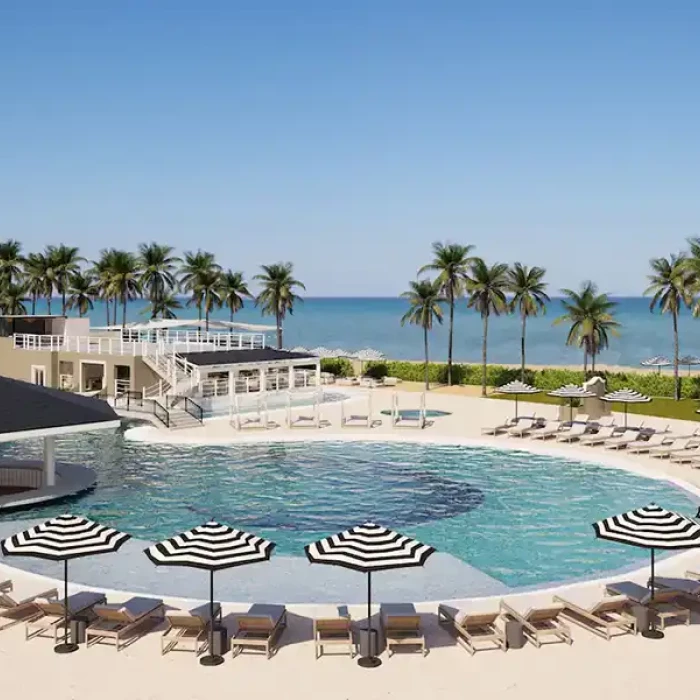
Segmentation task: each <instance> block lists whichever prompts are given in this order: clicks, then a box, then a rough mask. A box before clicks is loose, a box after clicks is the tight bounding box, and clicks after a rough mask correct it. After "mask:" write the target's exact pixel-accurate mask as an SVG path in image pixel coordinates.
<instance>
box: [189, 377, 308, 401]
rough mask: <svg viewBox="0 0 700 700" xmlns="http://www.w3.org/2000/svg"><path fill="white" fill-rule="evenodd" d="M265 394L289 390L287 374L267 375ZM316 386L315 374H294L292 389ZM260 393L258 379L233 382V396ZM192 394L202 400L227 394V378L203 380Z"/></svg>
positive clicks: (250, 378) (249, 378)
mask: <svg viewBox="0 0 700 700" xmlns="http://www.w3.org/2000/svg"><path fill="white" fill-rule="evenodd" d="M265 379H266V381H265V386H266V390H267V393H277V392H282V391H288V390H289V388H290V387H289V372H279V373H276V374H268V375H267V377H266V378H265ZM315 386H316V372H314V371H310V370H296V371H295V372H294V389H309V388H312V387H315ZM259 392H260V377H259V376H258V375H254V376H252V377H238V378H237V379H235V380H234V382H233V393H234V394H256V393H259ZM194 393H195V394H196V395H197V396H201V397H202V398H205V399H208V398H218V397H220V396H227V395H228V394H229V380H228V378H227V377H220V378H215V379H203V380H202V381H201V382H200V383H199V385H198V386H197V387H196V388H195V390H194Z"/></svg>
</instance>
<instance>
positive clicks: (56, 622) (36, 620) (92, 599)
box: [25, 591, 106, 643]
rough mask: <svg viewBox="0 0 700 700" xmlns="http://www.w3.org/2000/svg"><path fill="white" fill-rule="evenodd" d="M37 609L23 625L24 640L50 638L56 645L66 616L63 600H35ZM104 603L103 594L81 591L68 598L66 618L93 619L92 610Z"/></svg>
mask: <svg viewBox="0 0 700 700" xmlns="http://www.w3.org/2000/svg"><path fill="white" fill-rule="evenodd" d="M34 602H35V603H36V605H37V607H38V608H39V612H38V613H37V614H36V616H35V617H33V618H30V619H29V620H27V622H26V624H25V639H33V638H34V637H45V636H51V637H53V640H54V642H55V643H58V640H59V637H60V635H62V634H63V621H64V619H65V616H66V608H65V605H64V602H63V599H60V600H58V599H56V600H53V599H52V600H43V599H41V598H37V599H35V601H34ZM104 602H106V599H105V596H104V593H96V592H95V591H81V592H80V593H74V594H73V595H71V596H68V617H69V618H72V617H75V616H76V615H80V616H83V617H94V614H93V613H92V608H93V607H94V606H95V605H98V604H99V603H104Z"/></svg>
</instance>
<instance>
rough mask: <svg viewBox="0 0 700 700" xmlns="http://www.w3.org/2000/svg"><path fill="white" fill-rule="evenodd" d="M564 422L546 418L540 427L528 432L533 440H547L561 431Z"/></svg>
mask: <svg viewBox="0 0 700 700" xmlns="http://www.w3.org/2000/svg"><path fill="white" fill-rule="evenodd" d="M563 427H564V423H563V422H562V421H560V420H548V421H547V422H546V423H545V425H543V426H542V427H541V428H535V429H534V430H532V431H531V432H530V437H531V438H532V439H533V440H547V439H548V438H551V437H556V435H557V434H558V433H559V432H561V431H562V429H563Z"/></svg>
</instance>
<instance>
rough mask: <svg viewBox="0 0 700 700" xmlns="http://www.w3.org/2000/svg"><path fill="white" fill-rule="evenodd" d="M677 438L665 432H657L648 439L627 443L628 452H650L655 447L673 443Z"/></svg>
mask: <svg viewBox="0 0 700 700" xmlns="http://www.w3.org/2000/svg"><path fill="white" fill-rule="evenodd" d="M674 439H675V438H673V437H672V436H670V435H664V434H663V433H655V434H654V435H652V436H651V437H650V438H649V439H648V440H635V441H634V442H630V443H628V445H627V451H628V452H636V453H638V454H641V453H642V452H649V450H651V449H653V448H654V447H661V446H662V445H663V444H664V443H669V444H670V443H671V442H672V441H673V440H674Z"/></svg>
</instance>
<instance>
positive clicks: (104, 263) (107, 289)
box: [89, 248, 117, 326]
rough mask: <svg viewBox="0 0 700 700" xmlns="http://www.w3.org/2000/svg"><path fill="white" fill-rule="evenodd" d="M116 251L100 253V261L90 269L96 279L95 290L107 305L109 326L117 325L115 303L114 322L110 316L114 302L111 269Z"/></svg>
mask: <svg viewBox="0 0 700 700" xmlns="http://www.w3.org/2000/svg"><path fill="white" fill-rule="evenodd" d="M115 253H116V250H115V249H114V248H109V249H103V250H101V251H100V257H99V259H98V260H94V261H93V263H92V267H91V268H90V271H89V272H90V274H91V275H92V277H93V278H94V279H95V288H96V290H97V295H98V296H99V297H100V298H101V299H102V300H103V301H104V303H105V312H106V314H107V325H108V326H109V325H110V324H113V325H115V326H116V325H117V304H116V300H115V303H114V320H112V316H111V315H110V302H111V301H112V289H111V285H110V269H111V267H112V259H113V258H114V254H115Z"/></svg>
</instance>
